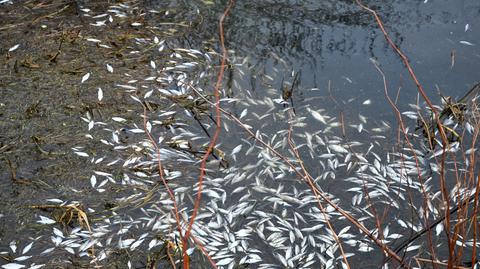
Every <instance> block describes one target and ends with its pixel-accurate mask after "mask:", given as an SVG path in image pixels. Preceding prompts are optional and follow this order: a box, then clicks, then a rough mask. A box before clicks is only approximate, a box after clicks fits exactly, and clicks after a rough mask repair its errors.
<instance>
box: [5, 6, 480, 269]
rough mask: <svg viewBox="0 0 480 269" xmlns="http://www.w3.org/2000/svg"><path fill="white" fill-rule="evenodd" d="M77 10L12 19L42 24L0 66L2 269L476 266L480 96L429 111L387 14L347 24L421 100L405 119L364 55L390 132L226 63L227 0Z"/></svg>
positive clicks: (283, 67)
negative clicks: (385, 55) (386, 108)
mask: <svg viewBox="0 0 480 269" xmlns="http://www.w3.org/2000/svg"><path fill="white" fill-rule="evenodd" d="M0 2H2V1H0ZM6 2H8V1H6ZM79 2H80V1H71V2H65V3H64V2H62V1H58V3H56V2H55V1H53V2H52V3H43V2H41V3H40V2H39V3H37V2H35V1H25V2H24V3H21V4H17V3H14V4H12V5H17V7H18V6H20V5H24V8H25V10H42V11H46V14H41V15H37V16H33V17H29V16H31V13H25V14H24V13H22V12H26V11H25V10H23V11H16V10H15V9H13V8H10V9H9V6H8V4H5V3H3V2H2V3H3V4H4V5H5V6H0V8H2V9H3V8H4V9H5V10H8V12H7V11H4V14H11V15H10V17H8V16H6V15H5V18H7V17H8V19H10V20H11V21H8V22H7V23H6V24H5V25H3V26H1V29H2V30H7V29H16V28H18V29H20V30H21V31H28V30H26V29H25V28H22V27H27V24H28V26H29V27H30V26H31V27H34V28H35V29H34V30H33V32H32V33H30V35H31V36H29V37H28V38H30V39H28V40H29V42H30V43H29V44H27V43H26V42H24V43H18V44H17V43H15V44H9V46H8V49H5V50H4V51H2V52H3V53H4V58H5V59H4V60H2V61H3V62H2V68H3V70H2V71H4V73H5V74H8V75H4V76H2V78H1V80H0V82H1V87H2V90H3V91H5V92H6V93H10V94H11V95H12V96H13V97H14V98H15V99H18V100H19V101H14V99H13V98H12V99H6V98H4V99H2V102H1V105H2V107H6V109H4V110H3V111H4V112H3V111H2V112H1V117H2V118H1V120H2V125H3V126H2V129H10V131H5V133H4V134H2V135H1V136H0V137H1V138H2V141H0V142H1V144H0V153H1V154H2V157H1V158H2V162H3V166H2V168H3V170H4V172H2V179H6V180H4V182H3V183H1V185H0V187H1V188H2V190H4V194H2V196H1V197H2V198H4V199H5V201H8V202H9V203H12V204H15V207H12V208H4V207H2V208H0V220H1V221H3V222H4V223H5V224H2V226H1V230H0V231H1V232H0V242H1V244H0V265H1V267H2V268H6V269H12V268H57V267H59V268H95V267H98V268H177V267H183V268H229V269H232V268H373V267H376V268H443V267H447V268H472V267H475V266H478V265H477V264H478V257H479V254H478V249H477V247H478V246H479V242H478V228H479V227H478V216H479V213H478V204H479V195H480V185H479V182H480V178H479V166H478V160H477V157H478V152H477V147H478V145H477V143H476V142H477V137H478V132H479V131H480V109H479V107H478V105H479V102H478V100H479V99H478V98H479V95H478V94H479V89H480V86H479V84H477V85H475V86H473V87H472V88H471V90H470V91H468V92H467V94H466V95H465V96H464V97H463V98H460V99H459V100H457V101H455V100H454V99H452V98H449V97H443V98H442V100H443V101H444V102H443V103H439V104H434V103H433V102H432V101H431V100H430V99H429V98H428V97H427V95H426V94H425V92H424V90H423V88H422V86H421V84H420V83H419V82H418V80H417V78H416V75H415V73H414V71H413V68H412V67H411V66H410V64H409V61H408V59H407V58H406V56H405V54H404V53H403V52H402V50H400V48H398V47H397V45H396V43H395V42H394V41H393V40H391V39H390V35H389V33H388V30H385V27H384V26H383V21H382V18H381V17H380V16H379V15H378V14H377V13H376V12H375V11H374V10H371V9H369V8H368V7H367V6H364V5H363V4H362V3H361V2H359V1H357V2H356V4H352V6H353V7H352V8H355V9H356V12H355V13H349V12H346V14H350V15H351V16H354V14H360V13H361V14H362V15H361V16H355V17H362V18H363V16H367V15H368V16H370V17H369V18H368V20H369V21H371V22H372V23H373V22H375V23H376V24H375V27H377V26H379V29H381V32H379V33H380V34H379V36H380V37H381V40H382V41H383V42H385V43H386V44H388V45H389V46H390V47H389V48H391V49H392V52H394V53H397V54H396V55H398V56H399V57H400V59H401V60H403V63H404V64H405V67H406V68H407V69H408V71H409V75H411V78H412V79H413V80H414V81H415V84H416V86H417V88H418V92H419V95H418V97H417V98H413V99H412V100H409V102H410V103H409V104H408V105H402V104H399V102H398V100H399V95H400V92H401V91H400V89H399V90H398V91H395V92H393V91H392V90H391V89H390V87H389V83H388V82H389V79H388V78H389V74H388V73H386V72H385V71H384V68H383V66H382V63H381V62H380V61H378V59H375V58H374V57H372V58H370V61H371V64H370V67H371V70H370V71H371V72H372V74H375V76H372V77H373V78H375V79H377V80H378V82H379V83H380V84H379V85H381V86H382V92H383V93H384V96H385V100H386V101H385V102H386V103H388V104H389V105H390V107H391V110H390V111H393V115H394V117H395V120H391V121H387V120H380V119H371V118H369V117H366V116H363V115H362V114H360V113H356V112H355V109H356V107H358V106H362V107H366V106H369V105H370V104H371V102H372V101H371V100H370V99H367V100H360V99H359V98H355V97H354V98H347V99H345V100H340V98H336V97H335V96H334V94H332V90H331V87H330V86H331V85H330V83H329V84H328V87H326V89H323V90H322V89H319V88H317V87H306V86H305V85H304V84H302V75H303V74H302V72H305V71H304V70H303V71H299V70H298V69H296V68H295V66H294V65H293V64H291V63H289V62H288V61H286V60H284V59H282V57H280V56H278V55H277V54H276V53H274V52H270V54H269V55H270V56H272V58H274V62H275V64H270V65H272V66H270V67H269V68H267V67H265V66H268V65H269V64H264V66H260V64H259V62H260V60H258V59H257V60H255V59H252V56H251V55H245V54H244V52H240V51H236V50H235V49H233V48H232V47H233V45H232V47H229V46H228V44H229V43H233V42H232V41H231V40H230V39H228V34H229V28H228V26H229V22H230V20H231V18H232V16H235V12H236V10H235V8H236V6H235V4H236V3H234V2H233V1H231V0H230V1H225V2H222V3H217V4H215V5H213V3H212V2H211V1H200V2H198V3H197V2H194V3H195V4H192V5H191V6H190V7H191V10H187V11H185V10H182V8H183V6H182V5H180V4H179V3H177V2H175V1H172V2H171V3H170V4H171V6H169V5H166V6H162V5H161V4H158V6H157V5H156V4H154V3H150V2H149V1H120V2H119V3H108V2H107V1H100V2H92V3H90V5H87V4H85V6H82V5H81V3H79ZM179 2H180V1H179ZM176 4H178V5H176ZM45 5H46V6H45ZM282 7H283V6H277V7H276V8H277V9H282ZM242 8H245V6H243V7H242ZM287 10H289V12H292V13H295V12H297V11H298V10H296V9H294V8H293V9H292V10H290V9H287ZM9 12H10V13H9ZM17 12H18V13H17ZM212 13H213V14H212ZM19 14H23V15H24V17H25V18H26V19H25V20H24V21H22V22H19V21H17V20H16V19H15V18H16V17H17V18H18V15H19ZM186 14H188V16H187V15H186ZM352 14H353V15H352ZM184 16H187V17H188V20H186V19H185V18H184ZM334 17H335V19H334V21H337V20H340V19H338V18H337V17H336V16H334ZM8 19H6V20H8ZM345 20H346V19H345V18H343V19H341V20H340V21H345ZM203 23H212V25H214V27H212V26H210V28H208V29H210V30H211V29H215V31H214V33H210V34H209V33H203V34H199V33H196V29H200V28H201V27H203V26H202V25H203ZM348 24H349V23H348ZM364 24H366V23H365V21H362V23H358V25H364ZM20 30H19V31H20ZM12 31H13V30H12ZM36 31H45V32H43V34H42V35H41V36H40V35H38V33H37V32H36ZM17 34H18V32H17ZM12 35H13V34H12ZM191 35H193V36H195V37H196V38H197V40H190V37H191ZM384 38H385V39H384ZM9 40H11V41H12V42H13V41H14V40H16V39H14V38H12V37H10V39H9ZM2 42H5V41H2ZM465 42H466V41H465ZM42 44H48V48H49V49H48V50H47V51H44V49H45V48H46V47H43V46H42ZM54 44H55V46H54ZM30 47H31V48H32V50H33V51H31V52H29V50H30ZM53 48H54V49H53ZM452 65H453V62H452ZM259 66H260V67H259ZM255 68H257V69H255ZM262 68H263V71H261V72H260V71H258V70H260V69H262ZM17 77H19V79H18V80H17ZM24 77H25V78H24ZM346 80H347V81H348V80H350V79H349V78H347V79H346ZM279 84H280V85H279ZM22 87H27V88H32V89H35V91H34V92H32V91H30V92H28V93H30V94H25V95H22V93H21V92H20V89H21V88H22ZM465 90H468V89H465ZM319 92H321V96H320V98H319V95H320V94H317V93H319ZM392 96H396V97H392ZM20 100H22V101H20ZM339 103H342V104H343V105H345V106H347V107H349V108H351V109H352V110H353V112H352V114H355V113H356V114H358V116H357V117H347V116H346V115H350V114H347V112H345V113H344V112H343V111H340V112H338V111H337V109H336V107H335V106H334V105H332V104H336V105H338V104H339ZM18 104H21V107H19V105H18ZM405 107H408V109H405ZM12 111H15V113H13V112H12ZM375 113H378V111H376V112H375ZM29 124H30V125H29ZM22 165H23V166H24V167H28V168H31V169H34V171H27V172H25V170H23V171H20V170H19V168H21V169H25V168H23V167H20V166H22ZM31 166H32V167H31ZM33 166H38V167H33ZM11 190H13V191H12V192H13V193H11V194H10V193H9V192H10V191H11ZM17 194H19V196H18V197H16V196H17ZM16 199H18V200H21V202H16V203H14V202H12V201H16ZM4 212H5V213H4ZM12 220H14V221H12ZM8 225H12V226H15V227H18V228H13V229H9V228H8V227H7V226H8ZM15 229H16V231H15ZM365 257H368V259H365ZM475 268H476V267H475Z"/></svg>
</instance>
